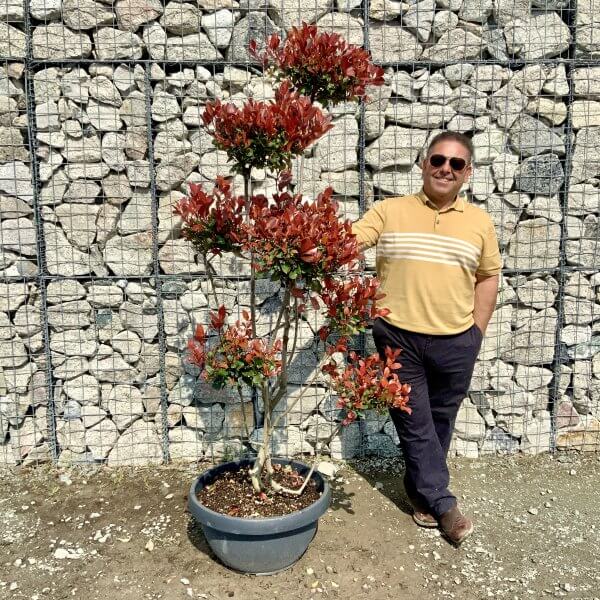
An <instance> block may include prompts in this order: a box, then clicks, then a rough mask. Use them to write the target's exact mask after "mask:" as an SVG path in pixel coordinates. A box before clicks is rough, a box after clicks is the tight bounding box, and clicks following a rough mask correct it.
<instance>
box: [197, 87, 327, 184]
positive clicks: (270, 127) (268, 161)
mask: <svg viewBox="0 0 600 600" xmlns="http://www.w3.org/2000/svg"><path fill="white" fill-rule="evenodd" d="M202 120H203V121H204V124H205V125H206V126H207V127H208V131H209V133H210V134H211V135H212V136H213V139H214V143H215V145H216V146H217V148H220V149H221V150H224V151H225V152H227V155H228V157H229V160H231V161H233V162H234V163H235V165H234V169H235V170H236V171H237V172H239V173H248V172H249V170H250V168H252V167H255V168H269V169H272V170H274V171H281V170H283V169H284V168H286V167H289V164H290V161H291V158H292V157H293V156H297V155H299V154H301V153H302V152H303V151H304V150H305V149H306V148H307V147H308V146H310V144H312V143H313V142H315V141H316V140H318V139H319V138H320V137H321V136H322V135H323V134H324V133H326V132H327V131H328V130H329V129H331V128H332V127H333V126H332V124H331V117H329V116H326V115H325V114H324V113H323V112H322V111H321V110H320V109H319V108H318V107H316V106H313V104H312V102H311V100H310V98H307V97H306V96H302V95H300V94H299V93H298V92H296V91H293V90H292V89H291V86H290V84H289V83H288V82H283V83H282V84H281V85H280V86H279V88H278V90H277V92H276V93H275V100H274V101H272V102H257V101H255V100H253V99H250V100H248V101H247V102H246V103H245V104H244V105H243V106H242V107H241V108H238V107H237V106H236V105H235V104H232V103H227V104H223V103H222V102H221V101H220V100H215V101H214V102H209V103H207V104H206V108H205V110H204V113H203V115H202Z"/></svg>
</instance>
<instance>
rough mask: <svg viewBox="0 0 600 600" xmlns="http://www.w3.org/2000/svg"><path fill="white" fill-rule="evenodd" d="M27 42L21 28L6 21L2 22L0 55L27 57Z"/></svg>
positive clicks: (0, 28) (17, 57) (5, 56)
mask: <svg viewBox="0 0 600 600" xmlns="http://www.w3.org/2000/svg"><path fill="white" fill-rule="evenodd" d="M34 35H35V33H34ZM26 44H27V42H26V37H25V34H24V33H23V32H22V31H21V30H20V29H17V28H16V27H13V26H12V25H9V24H8V23H5V22H4V21H2V22H0V56H1V57H2V58H4V59H6V58H16V59H19V58H25V49H26Z"/></svg>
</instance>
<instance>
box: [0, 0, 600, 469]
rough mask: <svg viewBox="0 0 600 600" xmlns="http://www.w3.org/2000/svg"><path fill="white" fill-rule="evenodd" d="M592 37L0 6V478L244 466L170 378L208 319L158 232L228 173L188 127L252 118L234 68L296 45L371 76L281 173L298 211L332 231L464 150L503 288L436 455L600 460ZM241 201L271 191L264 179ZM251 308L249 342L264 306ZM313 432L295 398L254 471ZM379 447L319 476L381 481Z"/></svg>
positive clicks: (298, 367)
mask: <svg viewBox="0 0 600 600" xmlns="http://www.w3.org/2000/svg"><path fill="white" fill-rule="evenodd" d="M599 15H600V3H599V2H598V0H578V1H577V2H575V0H571V1H570V2H569V1H568V0H531V1H530V0H422V1H421V2H413V1H409V2H396V1H393V0H372V1H370V2H369V0H363V1H362V2H361V1H360V0H336V2H335V3H334V2H333V1H331V0H305V1H303V2H300V0H270V1H268V0H241V1H238V0H196V1H195V2H192V1H190V2H180V1H178V0H172V1H168V2H163V1H162V0H116V1H115V2H113V1H112V0H100V1H95V0H26V1H25V3H23V2H22V1H20V0H7V1H5V2H3V3H2V4H1V5H0V61H1V62H0V206H1V209H0V465H2V464H5V465H12V464H15V463H25V464H27V463H35V462H40V461H44V460H58V462H59V463H61V464H69V463H81V462H103V461H106V462H108V464H111V465H113V464H142V463H158V462H163V461H165V460H169V459H173V460H176V459H199V458H201V457H208V458H213V459H215V458H221V457H223V456H234V455H236V454H238V453H240V452H242V451H243V450H244V448H245V447H247V446H248V443H252V440H250V442H248V441H247V439H245V431H244V427H243V422H244V419H243V416H244V415H245V416H246V419H247V421H248V422H249V423H250V429H251V430H252V429H254V413H253V407H252V403H251V402H250V398H251V397H250V394H249V393H248V394H247V396H246V397H245V398H244V400H245V402H243V403H242V402H240V399H239V398H238V397H237V396H236V395H233V394H229V393H228V392H227V391H220V392H218V391H216V390H212V389H211V388H209V387H207V386H206V385H205V384H202V383H201V382H198V380H197V377H196V376H197V373H195V372H194V371H193V369H191V368H190V367H189V366H188V365H186V364H185V362H184V360H183V351H184V348H185V344H186V341H187V339H188V338H189V336H190V335H191V333H192V331H193V328H194V326H195V323H197V322H206V320H207V315H208V311H209V309H210V307H211V306H210V297H209V294H208V287H207V281H206V271H205V265H204V264H202V261H201V260H200V259H199V258H198V256H196V255H195V253H194V251H193V250H192V249H191V247H190V246H189V245H188V244H187V243H186V242H185V241H184V240H182V239H181V237H180V222H179V220H178V219H177V218H176V217H174V216H173V214H172V206H173V204H174V203H175V202H176V201H177V200H178V199H179V198H181V197H182V195H183V194H184V193H185V191H186V189H187V184H188V183H189V182H210V180H212V179H213V178H214V177H215V176H216V175H217V173H219V174H228V173H229V170H228V166H227V164H226V156H225V155H224V153H222V152H220V151H216V150H215V149H214V148H213V146H212V143H211V139H210V138H209V136H208V135H207V134H206V132H205V131H204V130H203V127H202V125H201V118H200V116H201V113H202V110H203V104H204V103H205V101H206V100H207V99H210V98H223V99H231V100H233V101H242V100H244V99H245V98H249V97H254V98H257V99H264V98H270V97H272V96H273V89H272V87H271V85H270V83H269V82H268V81H266V80H265V79H264V78H263V76H262V74H261V72H260V69H259V68H258V66H257V65H256V64H253V63H252V62H251V59H250V57H249V55H248V53H247V45H248V42H249V41H250V39H252V38H254V39H257V40H259V41H260V40H264V39H265V36H266V35H268V34H271V33H273V32H276V31H285V30H286V29H287V28H289V27H290V26H291V25H293V24H296V23H299V22H300V21H301V20H304V21H307V22H316V23H317V24H318V25H319V27H321V28H323V29H328V30H332V31H336V32H339V33H341V34H342V35H344V36H345V37H346V38H347V39H348V40H349V41H350V42H352V43H355V44H364V45H365V46H366V47H368V48H369V49H370V50H371V52H372V55H373V57H374V59H375V61H376V62H378V63H379V64H382V65H383V66H384V67H385V69H386V85H385V86H384V87H383V88H382V89H378V90H372V92H371V97H370V99H369V100H368V101H367V102H366V103H363V104H362V105H360V106H357V105H354V104H348V105H341V106H338V107H336V109H335V110H334V111H333V114H334V117H335V128H334V129H333V130H332V131H331V132H330V133H328V134H327V135H326V136H325V138H323V139H322V140H321V141H320V142H319V143H318V144H317V145H316V146H315V147H314V148H312V149H311V151H310V153H308V154H307V155H306V157H305V158H304V165H303V168H302V172H303V177H302V181H301V182H299V183H298V188H301V189H302V191H303V192H304V193H305V194H307V195H314V194H315V193H317V192H318V191H320V190H322V189H323V188H325V187H326V186H328V185H331V186H333V188H334V190H335V192H336V194H337V195H338V198H339V201H340V206H341V207H342V210H343V211H344V212H345V214H346V215H347V216H348V217H349V218H352V219H355V218H357V217H358V216H359V215H360V214H361V213H362V212H363V211H364V210H365V209H366V208H368V207H369V206H370V205H371V203H372V202H373V201H375V200H377V199H379V198H381V197H383V196H387V195H400V194H405V193H409V192H412V191H416V190H418V188H419V185H420V172H419V168H418V161H419V156H420V153H421V152H422V149H423V147H424V146H425V145H426V144H427V141H428V139H430V138H431V136H432V135H434V134H435V133H437V132H439V131H440V130H442V129H449V130H454V131H463V132H468V133H469V134H472V136H473V140H474V143H475V147H476V168H475V174H474V177H473V179H472V181H471V183H470V187H469V189H468V190H467V193H468V195H469V198H470V200H471V201H472V202H474V203H476V204H478V205H481V206H484V207H485V208H486V209H487V210H488V211H489V212H490V213H491V215H492V217H493V219H494V222H495V224H496V227H497V232H498V237H499V240H500V244H501V248H502V252H503V256H504V265H505V272H504V275H503V278H502V289H501V293H500V297H499V301H498V307H497V310H496V312H495V315H494V317H493V319H492V322H491V324H490V327H489V330H488V333H487V338H486V340H485V343H484V345H483V348H482V351H481V355H480V360H479V362H478V364H477V366H476V372H475V375H474V378H473V385H472V391H471V393H470V397H469V398H468V399H467V400H466V401H465V403H464V405H463V407H462V408H461V411H460V413H459V417H458V420H457V424H456V436H455V441H454V445H453V452H456V453H458V454H459V455H466V456H470V457H477V456H479V455H484V454H490V453H495V452H507V453H511V452H517V451H522V452H528V453H537V452H544V451H548V450H553V449H555V448H578V449H585V450H598V449H600V401H599V393H598V390H599V388H600V335H599V334H598V331H599V330H600V305H599V304H598V302H600V300H599V288H600V259H599V258H598V254H599V253H598V248H597V243H598V227H599V226H598V214H599V213H600V190H599V188H598V184H599V178H600V152H599V150H598V149H599V148H600V63H599V62H598V58H599V57H600V33H599V32H600V16H599ZM295 170H296V175H298V171H299V170H300V169H299V168H298V166H297V165H295ZM236 183H237V184H239V182H236ZM253 188H254V190H255V191H261V192H267V193H268V192H270V191H272V190H273V189H274V181H273V178H272V175H271V174H270V173H265V172H263V173H257V174H256V177H255V180H254V182H253ZM373 264H374V254H373V253H370V254H369V256H368V261H367V267H368V268H372V267H373ZM213 266H214V268H215V269H216V271H217V274H218V281H219V284H220V285H221V287H220V288H219V291H220V294H219V295H220V300H221V301H222V302H224V303H225V304H226V305H227V306H228V307H229V308H231V309H233V310H234V312H235V311H236V310H240V309H241V308H243V307H244V306H247V305H248V302H249V300H248V297H249V296H248V293H249V285H248V280H247V275H248V272H249V269H248V265H247V264H243V263H240V261H239V260H237V259H236V258H235V257H232V256H222V257H220V258H219V259H215V260H214V261H213ZM259 293H260V330H261V332H262V333H263V334H267V333H268V332H269V331H271V329H272V328H273V325H274V323H273V318H274V315H276V314H277V309H278V303H279V298H278V296H277V294H276V290H275V289H274V288H273V287H272V286H271V285H270V284H269V283H266V282H260V283H259ZM318 326H319V322H318V319H317V318H316V317H315V318H314V319H312V320H311V321H310V322H307V323H306V326H305V327H304V329H303V330H302V332H301V333H302V335H301V340H300V343H301V351H300V352H299V354H298V357H297V359H296V360H295V362H294V364H293V366H292V375H291V381H292V384H293V386H292V388H291V390H290V392H291V394H290V398H288V399H286V401H285V402H284V404H285V403H286V402H289V401H290V400H291V399H293V397H294V395H295V394H298V393H299V389H300V386H301V385H302V384H303V383H304V382H305V381H306V380H307V378H308V377H309V376H310V374H311V372H312V370H313V368H314V365H315V364H316V359H315V355H314V351H313V350H314V344H313V332H314V331H315V328H316V327H318ZM358 343H359V345H361V346H362V347H363V349H366V350H373V347H372V342H371V340H370V336H366V337H365V338H364V339H362V340H358ZM283 408H284V407H283V406H282V409H283ZM336 416H337V414H336V410H335V398H331V397H330V396H329V395H328V394H327V392H326V389H325V387H323V386H318V385H317V386H315V387H314V388H312V389H311V390H310V392H309V393H308V394H307V395H306V396H305V398H304V399H303V401H302V403H301V405H299V406H298V408H297V409H296V410H295V411H293V412H292V413H291V414H290V415H289V417H288V419H287V422H288V428H287V431H286V432H281V434H280V435H279V437H277V439H276V444H277V448H276V451H277V452H279V453H284V454H295V453H299V452H305V453H312V452H314V449H315V447H316V446H317V445H318V444H319V442H320V441H321V440H323V439H326V438H327V437H329V433H330V431H331V427H332V423H333V422H334V421H335V418H336ZM256 436H257V432H256V431H255V433H254V435H253V439H257V438H256ZM396 442H397V439H396V437H395V433H394V431H393V427H392V425H391V423H390V422H389V420H388V419H387V418H386V417H385V416H383V417H378V416H376V415H372V417H371V418H370V419H369V420H368V421H367V422H365V423H363V424H361V425H358V424H355V425H352V426H351V427H350V428H348V429H345V430H344V432H343V434H342V435H340V436H338V437H336V438H335V439H334V440H333V441H332V442H331V443H330V444H329V447H328V448H327V449H326V450H327V451H329V452H331V454H332V455H333V456H335V457H352V456H356V455H358V454H360V453H365V452H366V453H377V454H380V455H387V456H390V455H391V456H393V455H395V454H397V453H398V449H397V446H396Z"/></svg>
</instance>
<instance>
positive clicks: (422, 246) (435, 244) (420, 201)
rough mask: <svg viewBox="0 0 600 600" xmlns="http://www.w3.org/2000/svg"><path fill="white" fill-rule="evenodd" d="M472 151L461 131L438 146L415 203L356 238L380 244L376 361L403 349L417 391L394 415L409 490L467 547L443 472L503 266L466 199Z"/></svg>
mask: <svg viewBox="0 0 600 600" xmlns="http://www.w3.org/2000/svg"><path fill="white" fill-rule="evenodd" d="M472 158H473V145H472V143H471V141H470V139H469V138H467V137H466V136H464V135H463V134H460V133H454V132H443V133H440V134H439V135H437V136H436V137H434V139H433V140H432V141H431V144H430V146H429V149H428V151H427V155H426V157H425V159H424V160H423V163H422V165H421V167H422V172H423V188H422V190H421V191H420V192H419V193H418V194H415V195H411V196H404V197H400V198H388V199H386V200H383V201H382V202H378V203H376V204H375V205H374V206H373V208H371V209H370V210H369V211H367V213H365V215H364V216H363V218H362V219H360V220H359V221H357V222H356V223H354V225H353V232H354V233H355V234H356V235H357V237H358V241H359V243H360V244H361V247H362V248H369V247H371V246H374V245H375V244H377V275H378V277H379V279H380V281H381V291H382V292H383V293H384V294H386V296H385V298H383V299H382V300H381V301H380V306H382V307H385V308H388V309H389V310H390V313H389V314H388V315H387V316H386V317H385V318H378V319H376V320H375V323H374V324H373V337H374V339H375V344H376V346H377V349H378V351H379V353H380V354H381V355H382V356H384V355H385V354H384V352H385V347H386V346H390V347H392V348H401V349H402V354H401V355H400V362H401V363H402V368H401V369H400V372H399V375H400V379H401V381H403V382H406V383H410V384H411V393H410V401H409V406H410V408H411V409H412V413H411V414H410V415H409V414H408V413H406V412H402V411H399V410H392V411H390V413H391V417H392V420H393V422H394V425H395V426H396V430H397V431H398V436H399V437H400V442H401V446H402V450H403V454H404V458H405V462H406V474H405V477H404V485H405V487H406V492H407V496H408V498H409V500H410V501H411V503H412V505H413V508H414V514H413V519H414V520H415V522H416V523H417V524H418V525H421V526H423V527H437V526H438V525H439V527H440V529H441V530H442V532H443V533H444V534H445V535H446V537H447V538H448V539H449V540H450V541H451V542H453V543H455V544H457V545H458V544H460V543H461V542H462V541H463V540H464V539H465V538H466V537H467V536H468V535H469V534H470V533H471V532H472V531H473V523H472V521H471V520H470V519H469V518H467V517H466V516H464V515H462V514H461V512H460V510H459V508H458V506H457V501H456V498H455V496H454V495H452V493H451V492H450V490H449V489H448V484H449V474H448V466H447V464H446V457H447V454H448V448H449V446H450V439H451V437H452V431H453V429H454V422H455V420H456V414H457V412H458V409H459V407H460V404H461V402H462V400H463V399H464V398H465V396H466V394H467V391H468V389H469V385H470V382H471V376H472V374H473V367H474V365H475V359H476V358H477V354H478V352H479V349H480V347H481V342H482V339H483V335H484V333H485V330H486V327H487V324H488V322H489V320H490V317H491V316H492V313H493V311H494V306H495V304H496V296H497V293H498V277H499V273H500V269H501V266H502V263H501V258H500V252H499V249H498V241H497V239H496V234H495V231H494V226H493V223H492V221H491V219H490V217H489V215H488V214H487V213H486V212H485V211H483V210H482V209H480V208H477V207H475V206H473V205H472V204H469V203H468V202H467V201H466V200H465V199H464V198H462V197H460V196H459V195H458V194H459V191H460V189H461V187H462V186H463V184H464V183H465V182H466V181H467V180H468V179H469V177H470V175H471V173H472V170H473V167H472V164H471V162H472Z"/></svg>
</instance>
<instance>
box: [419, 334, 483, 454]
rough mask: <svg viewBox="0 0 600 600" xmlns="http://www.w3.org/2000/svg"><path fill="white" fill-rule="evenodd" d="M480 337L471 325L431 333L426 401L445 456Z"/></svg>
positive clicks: (427, 361)
mask: <svg viewBox="0 0 600 600" xmlns="http://www.w3.org/2000/svg"><path fill="white" fill-rule="evenodd" d="M481 340H482V336H481V332H480V331H479V329H477V327H475V326H473V327H471V328H470V329H468V330H467V331H465V332H463V333H461V334H458V335H455V336H432V341H431V344H430V346H429V347H428V352H427V356H426V361H425V363H426V367H425V370H426V376H427V382H428V388H429V404H430V406H431V414H432V417H433V423H434V427H435V430H436V433H437V436H438V439H439V441H440V445H441V446H442V449H443V450H444V456H447V455H448V449H449V448H450V441H451V439H452V432H453V431H454V424H455V422H456V415H457V413H458V410H459V408H460V405H461V403H462V401H463V400H464V398H465V397H466V395H467V393H468V391H469V386H470V384H471V377H472V375H473V368H474V366H475V360H476V358H477V354H478V352H479V348H480V347H481Z"/></svg>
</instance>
